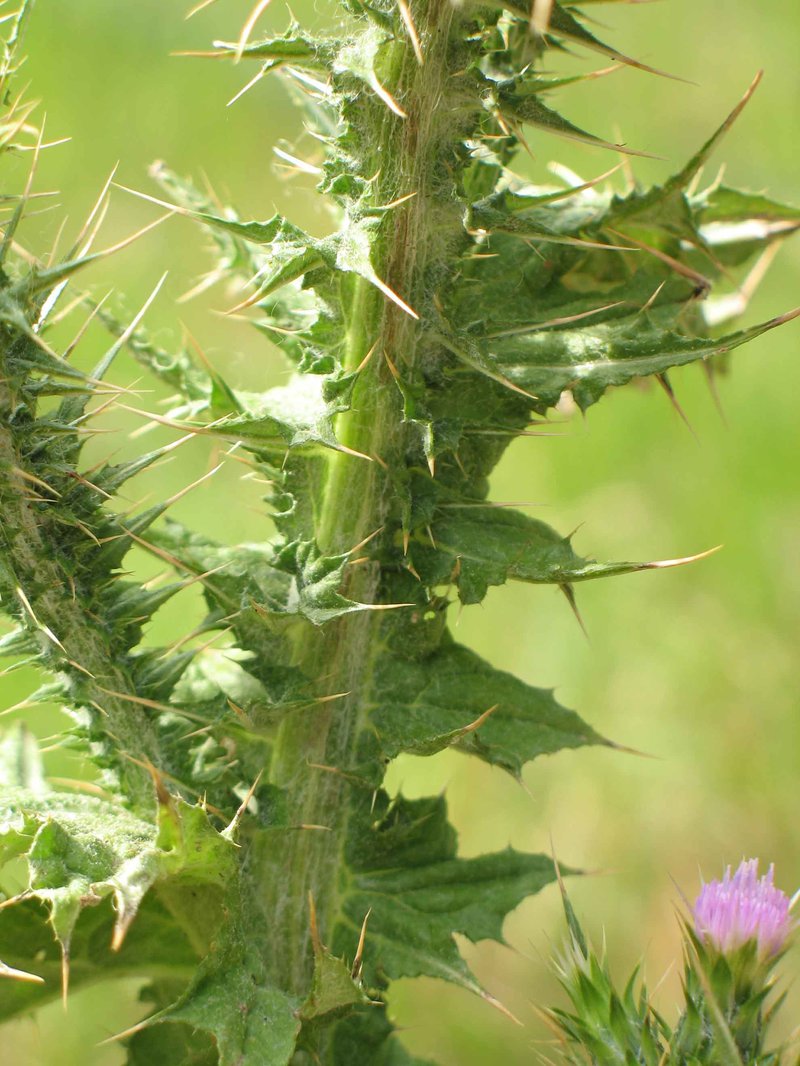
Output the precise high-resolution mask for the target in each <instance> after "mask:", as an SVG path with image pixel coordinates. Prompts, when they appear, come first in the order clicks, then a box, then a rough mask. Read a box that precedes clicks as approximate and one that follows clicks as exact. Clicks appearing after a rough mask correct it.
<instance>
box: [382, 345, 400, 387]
mask: <svg viewBox="0 0 800 1066" xmlns="http://www.w3.org/2000/svg"><path fill="white" fill-rule="evenodd" d="M383 358H384V359H385V360H386V365H387V366H388V367H389V373H390V374H391V375H392V377H393V378H394V380H395V381H399V380H400V372H399V371H398V369H397V367H396V366H395V365H394V363H393V362H392V360H391V358H390V357H389V353H388V352H384V353H383Z"/></svg>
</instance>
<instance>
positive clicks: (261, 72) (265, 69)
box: [225, 63, 270, 107]
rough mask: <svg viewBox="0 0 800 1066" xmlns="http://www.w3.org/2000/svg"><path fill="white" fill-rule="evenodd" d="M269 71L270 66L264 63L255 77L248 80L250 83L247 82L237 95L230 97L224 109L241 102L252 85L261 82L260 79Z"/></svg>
mask: <svg viewBox="0 0 800 1066" xmlns="http://www.w3.org/2000/svg"><path fill="white" fill-rule="evenodd" d="M269 71H270V66H269V64H268V63H265V64H264V66H263V67H262V68H261V70H259V72H258V73H257V74H256V75H254V77H252V78H251V79H250V81H248V82H247V84H246V85H245V86H244V88H243V89H240V90H239V91H238V93H236V94H235V95H234V96H232V97H231V98H230V100H229V101H228V102H227V104H226V105H225V106H226V107H232V106H233V104H235V103H236V101H237V100H241V98H242V97H243V96H244V94H245V93H247V92H249V91H250V90H251V89H252V88H253V86H254V85H258V83H259V82H260V81H261V79H262V78H263V77H264V75H265V74H268V73H269Z"/></svg>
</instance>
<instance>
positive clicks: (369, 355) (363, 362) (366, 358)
mask: <svg viewBox="0 0 800 1066" xmlns="http://www.w3.org/2000/svg"><path fill="white" fill-rule="evenodd" d="M378 344H379V341H375V343H374V344H373V345H372V347H371V348H370V350H369V351H368V352H367V354H366V355H365V356H364V358H363V359H362V360H361V362H360V363H359V364H358V366H357V367H356V374H360V373H361V371H362V370H364V369H365V367H366V366H367V363H369V361H370V359H371V358H372V356H373V354H374V352H375V349H376V348H377V347H378Z"/></svg>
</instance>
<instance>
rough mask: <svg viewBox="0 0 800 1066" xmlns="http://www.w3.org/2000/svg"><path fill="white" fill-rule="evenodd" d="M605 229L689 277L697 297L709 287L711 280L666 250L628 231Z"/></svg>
mask: <svg viewBox="0 0 800 1066" xmlns="http://www.w3.org/2000/svg"><path fill="white" fill-rule="evenodd" d="M606 229H607V230H608V232H609V233H613V234H614V236H615V237H621V238H622V239H623V240H624V241H629V242H630V243H631V244H633V245H634V246H635V247H636V248H640V249H641V250H642V251H643V252H647V253H648V254H649V255H654V256H655V257H656V259H660V260H661V262H662V263H666V264H667V266H669V267H671V268H672V269H673V270H674V271H675V273H676V274H681V275H683V277H685V278H689V280H690V281H693V282H694V283H695V285H696V286H697V288H698V290H699V292H698V297H699V298H700V299H702V298H703V297H704V296H705V295H706V294H707V293H708V291H709V290H710V289H711V282H710V281H709V279H708V278H707V277H706V276H705V274H701V273H700V272H699V271H698V270H692V268H691V267H690V266H687V265H686V263H681V261H680V260H679V259H673V257H672V256H671V255H667V253H666V252H662V251H661V249H660V248H653V247H652V246H651V245H649V244H645V242H644V241H640V240H637V239H636V237H631V236H630V234H628V233H620V232H619V230H615V229H613V228H612V227H611V226H607V227H606Z"/></svg>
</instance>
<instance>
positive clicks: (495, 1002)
mask: <svg viewBox="0 0 800 1066" xmlns="http://www.w3.org/2000/svg"><path fill="white" fill-rule="evenodd" d="M478 995H479V996H480V997H481V999H483V1000H485V1002H486V1003H488V1004H489V1005H490V1006H491V1007H494V1008H495V1010H499V1011H500V1013H501V1014H504V1015H505V1016H506V1018H509V1019H510V1020H511V1021H512V1022H514V1024H515V1025H518V1026H519V1027H520V1028H522V1022H521V1021H520V1020H519V1018H518V1017H517V1016H516V1014H512V1013H511V1011H510V1010H509V1009H508V1007H506V1006H505V1005H504V1004H503V1003H501V1002H500V1000H499V999H496V998H495V996H493V995H492V994H491V993H490V992H487V991H486V989H484V988H480V987H479V988H478Z"/></svg>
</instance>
